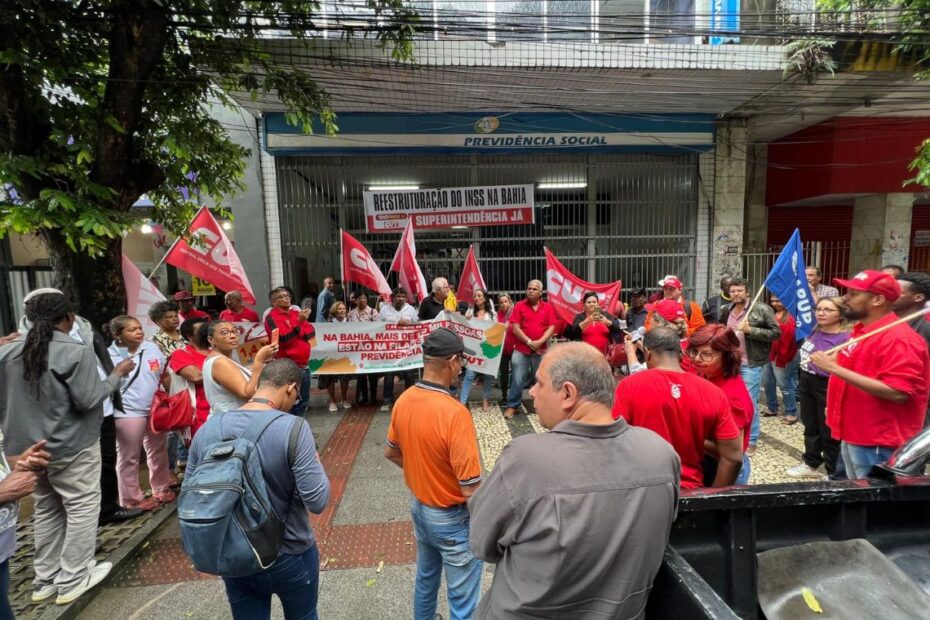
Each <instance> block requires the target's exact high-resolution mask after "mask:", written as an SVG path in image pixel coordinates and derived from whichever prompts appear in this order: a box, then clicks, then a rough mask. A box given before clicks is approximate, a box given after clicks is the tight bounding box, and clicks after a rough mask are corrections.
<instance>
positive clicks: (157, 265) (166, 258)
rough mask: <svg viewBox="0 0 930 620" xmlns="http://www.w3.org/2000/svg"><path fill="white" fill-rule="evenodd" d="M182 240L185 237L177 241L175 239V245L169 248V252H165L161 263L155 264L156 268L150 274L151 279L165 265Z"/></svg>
mask: <svg viewBox="0 0 930 620" xmlns="http://www.w3.org/2000/svg"><path fill="white" fill-rule="evenodd" d="M182 238H183V237H178V238H177V239H175V240H174V243H172V244H171V247H170V248H168V251H167V252H165V253H164V255H163V256H162V257H161V260H159V261H158V262H157V263H156V264H155V266H154V267H152V271H151V272H150V273H149V277H150V278H151V277H152V274H154V273H155V272H156V271H158V268H159V267H161V266H162V265H164V264H165V261H166V260H168V256H170V255H171V250H173V249H174V246H176V245H177V244H178V242H179V241H180V240H181V239H182Z"/></svg>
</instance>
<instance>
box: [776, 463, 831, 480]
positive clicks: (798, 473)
mask: <svg viewBox="0 0 930 620" xmlns="http://www.w3.org/2000/svg"><path fill="white" fill-rule="evenodd" d="M785 473H786V474H788V475H789V476H791V477H792V478H816V479H818V480H820V479H822V478H823V474H822V473H820V472H819V471H817V470H816V469H814V468H812V467H808V466H807V463H799V464H797V465H795V466H794V467H789V468H788V469H786V470H785Z"/></svg>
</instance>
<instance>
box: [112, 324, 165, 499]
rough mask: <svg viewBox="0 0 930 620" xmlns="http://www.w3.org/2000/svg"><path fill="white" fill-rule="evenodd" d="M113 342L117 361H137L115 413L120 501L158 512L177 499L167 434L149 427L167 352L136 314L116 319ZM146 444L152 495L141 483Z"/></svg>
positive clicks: (123, 382)
mask: <svg viewBox="0 0 930 620" xmlns="http://www.w3.org/2000/svg"><path fill="white" fill-rule="evenodd" d="M110 333H111V334H112V335H113V338H114V340H113V344H112V345H110V348H109V349H108V352H109V354H110V358H111V359H112V360H113V363H114V364H118V363H120V362H122V361H123V360H125V359H132V361H134V362H135V363H136V369H135V370H133V371H132V372H130V373H129V374H128V375H127V376H125V377H123V379H122V380H121V381H120V386H119V391H120V398H121V400H122V409H115V410H114V412H113V416H114V421H115V423H116V478H117V486H118V488H119V503H120V505H122V506H123V507H124V508H141V509H142V510H154V509H155V508H158V507H159V506H160V505H161V504H164V503H167V502H171V501H173V500H174V498H175V493H174V492H173V491H171V489H170V488H169V487H170V485H171V473H170V470H169V469H168V448H167V437H168V436H167V435H164V434H157V433H153V432H152V431H151V430H150V429H149V410H150V409H151V407H152V400H153V399H154V398H155V392H156V391H157V390H158V384H159V382H160V381H161V375H162V371H163V370H164V369H165V356H164V355H162V352H161V350H160V349H159V348H158V346H157V345H156V344H155V343H154V342H151V341H148V340H146V339H145V334H144V333H143V331H142V324H141V323H139V321H137V320H136V319H135V318H134V317H131V316H125V315H123V316H118V317H116V318H114V319H113V320H111V321H110ZM143 447H144V448H145V460H146V463H148V469H149V484H150V485H151V487H152V496H151V498H146V497H144V496H143V495H142V489H141V488H140V487H139V453H140V452H141V450H142V448H143Z"/></svg>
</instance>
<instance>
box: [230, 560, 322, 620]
mask: <svg viewBox="0 0 930 620" xmlns="http://www.w3.org/2000/svg"><path fill="white" fill-rule="evenodd" d="M223 583H225V584H226V598H228V599H229V606H230V607H231V608H232V615H233V618H234V620H256V619H258V618H270V617H271V595H272V594H277V595H278V598H279V599H280V600H281V607H282V608H284V617H285V618H286V619H287V620H317V615H316V600H317V596H318V595H319V586H320V553H319V551H317V548H316V544H315V543H314V544H313V546H311V547H310V548H309V549H307V550H306V551H304V552H303V553H301V554H293V555H292V554H284V553H282V554H281V555H280V556H279V557H278V560H277V561H276V562H275V563H274V564H273V565H272V566H271V568H269V569H268V570H266V571H262V572H260V573H256V574H254V575H249V576H248V577H223Z"/></svg>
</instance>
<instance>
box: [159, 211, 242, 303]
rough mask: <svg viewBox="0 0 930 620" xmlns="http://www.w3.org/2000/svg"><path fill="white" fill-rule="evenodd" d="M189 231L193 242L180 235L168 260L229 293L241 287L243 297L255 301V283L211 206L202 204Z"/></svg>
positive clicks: (166, 259)
mask: <svg viewBox="0 0 930 620" xmlns="http://www.w3.org/2000/svg"><path fill="white" fill-rule="evenodd" d="M189 232H190V236H191V243H188V242H187V241H186V240H184V239H179V240H178V242H177V243H175V244H174V245H173V246H172V248H171V249H170V250H169V251H168V255H167V256H166V257H165V261H166V262H167V263H168V264H170V265H174V266H175V267H177V268H178V269H183V270H184V271H186V272H187V273H189V274H192V275H195V276H197V277H198V278H200V279H201V280H204V281H206V282H209V283H210V284H213V285H215V286H217V287H219V288H220V289H222V290H224V291H226V292H227V293H229V292H230V291H239V292H240V293H242V301H244V302H245V303H247V304H249V305H254V304H255V295H254V294H253V293H252V285H251V284H249V279H248V278H247V277H246V275H245V269H243V268H242V263H241V262H239V257H238V256H237V255H236V250H235V249H233V245H232V243H230V241H229V238H228V237H227V236H226V233H224V232H223V229H222V228H220V225H219V224H218V223H217V221H216V220H215V219H214V218H213V214H211V213H210V210H209V209H208V208H206V207H203V208H201V209H200V211H198V212H197V215H195V216H194V221H193V222H191V226H190V229H189Z"/></svg>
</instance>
